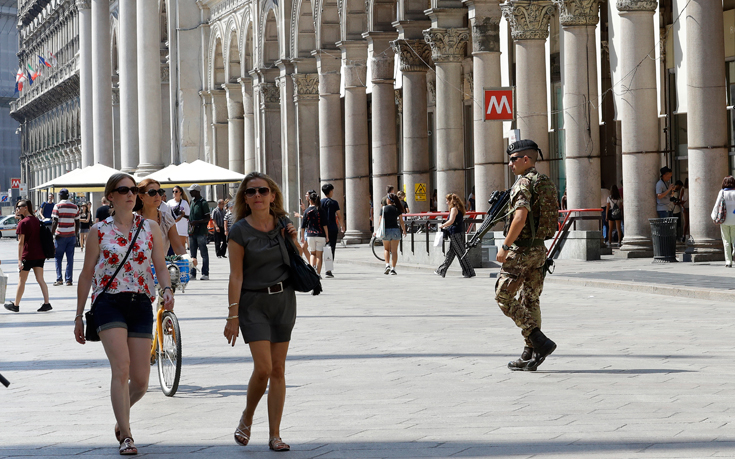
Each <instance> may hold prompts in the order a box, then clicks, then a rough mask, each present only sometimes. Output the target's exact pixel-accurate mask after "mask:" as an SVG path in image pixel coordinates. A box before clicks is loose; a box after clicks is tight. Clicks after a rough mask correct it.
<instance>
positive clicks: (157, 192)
mask: <svg viewBox="0 0 735 459" xmlns="http://www.w3.org/2000/svg"><path fill="white" fill-rule="evenodd" d="M143 194H147V195H148V196H150V197H154V196H155V195H158V196H163V195H164V194H166V192H165V191H164V190H153V189H150V190H148V191H146V192H144V193H143Z"/></svg>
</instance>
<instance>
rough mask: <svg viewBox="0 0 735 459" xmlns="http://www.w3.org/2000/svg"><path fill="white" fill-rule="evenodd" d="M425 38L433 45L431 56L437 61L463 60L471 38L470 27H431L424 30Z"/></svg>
mask: <svg viewBox="0 0 735 459" xmlns="http://www.w3.org/2000/svg"><path fill="white" fill-rule="evenodd" d="M424 39H425V40H426V43H428V44H429V46H431V57H432V58H433V59H434V62H436V63H438V64H439V63H446V62H462V59H464V58H465V48H466V45H467V41H468V40H469V39H470V29H465V28H452V29H442V28H431V29H428V30H424Z"/></svg>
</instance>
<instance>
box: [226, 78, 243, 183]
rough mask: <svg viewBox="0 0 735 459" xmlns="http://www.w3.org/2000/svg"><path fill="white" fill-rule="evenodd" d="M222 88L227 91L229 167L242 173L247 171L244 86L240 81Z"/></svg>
mask: <svg viewBox="0 0 735 459" xmlns="http://www.w3.org/2000/svg"><path fill="white" fill-rule="evenodd" d="M222 88H223V89H224V90H225V91H226V93H227V139H228V140H227V146H228V148H227V150H228V151H229V168H230V170H231V171H233V172H239V173H240V174H242V173H244V171H245V168H244V166H245V165H244V154H245V120H244V110H243V105H242V86H241V85H240V84H239V83H225V84H223V85H222Z"/></svg>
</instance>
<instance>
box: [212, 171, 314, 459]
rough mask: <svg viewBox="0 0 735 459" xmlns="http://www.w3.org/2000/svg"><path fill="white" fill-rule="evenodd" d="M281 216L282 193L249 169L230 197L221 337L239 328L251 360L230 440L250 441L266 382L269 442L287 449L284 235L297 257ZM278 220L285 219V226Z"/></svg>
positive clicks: (289, 315) (292, 308)
mask: <svg viewBox="0 0 735 459" xmlns="http://www.w3.org/2000/svg"><path fill="white" fill-rule="evenodd" d="M286 215H287V212H286V211H285V210H284V209H283V195H282V194H281V190H280V189H279V188H278V185H276V183H275V182H274V181H273V179H271V178H270V177H269V176H267V175H265V174H262V173H260V172H251V173H250V174H248V175H247V176H246V177H245V179H244V180H243V181H242V183H241V184H240V187H239V188H238V190H237V194H236V196H235V224H234V225H233V226H232V228H231V229H230V240H229V250H230V283H229V288H228V303H229V304H230V306H229V314H228V317H227V325H226V326H225V337H226V338H227V342H228V343H231V344H232V345H233V346H234V345H235V341H236V340H237V337H238V335H239V331H240V330H242V338H243V340H244V341H245V342H246V343H248V344H249V345H250V353H251V354H252V356H253V364H254V368H253V374H252V375H251V376H250V382H249V383H248V393H247V405H246V406H245V411H244V412H243V413H242V417H241V418H240V424H239V425H238V426H237V430H235V442H237V444H239V445H241V446H246V445H247V444H248V442H249V441H250V432H251V429H252V426H253V415H254V414H255V408H256V407H257V406H258V402H260V399H261V397H263V394H264V393H265V389H266V387H267V388H268V424H269V431H270V436H269V438H270V440H269V441H268V446H269V447H270V449H272V450H274V451H288V450H289V449H290V447H289V445H287V444H286V443H284V442H283V440H281V434H280V428H281V416H282V414H283V406H284V403H285V401H286V378H285V368H286V354H287V353H288V344H289V341H290V340H291V330H293V327H294V324H295V323H296V294H295V292H294V289H293V287H292V286H291V285H289V269H290V261H289V260H290V259H289V255H288V251H287V248H286V244H288V243H289V242H288V241H286V239H285V238H291V239H292V241H293V245H294V247H295V248H296V250H298V252H299V256H301V246H300V245H299V244H298V242H297V241H296V236H297V233H296V228H294V226H293V224H291V222H290V221H289V220H288V218H284V217H286ZM280 221H283V222H284V223H286V225H285V226H286V228H285V230H284V229H282V228H281V227H280V226H281V225H280ZM269 383H270V385H269Z"/></svg>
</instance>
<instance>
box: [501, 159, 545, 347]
mask: <svg viewBox="0 0 735 459" xmlns="http://www.w3.org/2000/svg"><path fill="white" fill-rule="evenodd" d="M535 175H536V176H537V175H539V173H538V172H537V171H536V168H533V167H532V168H530V169H528V170H527V171H526V172H525V173H524V174H523V176H521V177H520V178H519V179H518V180H517V181H516V183H515V184H514V185H513V188H511V194H510V209H511V211H512V213H511V214H510V216H509V217H508V220H507V224H506V232H507V230H508V228H509V224H510V222H511V221H513V217H514V215H515V210H516V209H520V208H521V207H525V208H526V209H528V211H529V213H530V212H533V216H534V220H535V222H537V223H538V221H539V219H540V203H539V202H538V201H539V200H538V198H536V199H534V200H533V208H532V206H531V203H532V199H531V198H532V183H533V179H534V178H535V177H534V176H535ZM531 238H532V233H531V223H530V218H528V217H527V218H526V224H525V226H524V227H523V230H522V231H521V234H520V235H519V236H518V239H517V241H521V240H531ZM545 261H546V247H545V246H543V245H540V246H537V247H518V246H517V245H515V244H514V245H513V246H512V247H511V248H510V251H509V253H508V257H507V258H506V260H505V263H503V266H502V268H501V270H500V276H499V277H498V281H497V283H496V284H495V300H496V301H497V302H498V306H500V310H501V311H503V314H505V315H506V316H508V317H510V318H511V319H513V321H514V322H515V324H516V325H517V326H518V327H520V328H521V329H522V334H523V337H524V338H525V340H526V346H528V347H533V346H532V344H531V342H530V340H529V338H528V336H529V335H530V334H531V331H532V330H533V329H535V328H541V308H540V304H539V297H540V296H541V292H542V291H543V289H544V262H545ZM519 290H520V295H519V298H518V299H516V294H517V293H518V292H519Z"/></svg>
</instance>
